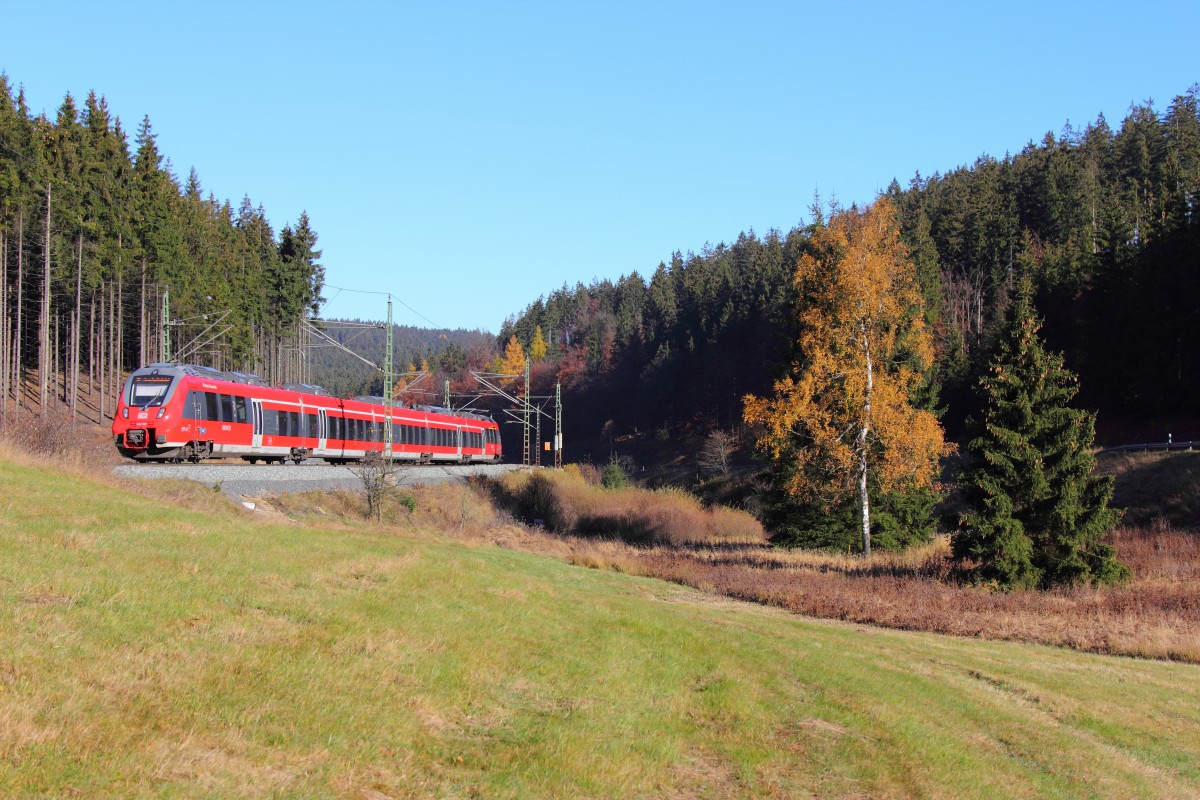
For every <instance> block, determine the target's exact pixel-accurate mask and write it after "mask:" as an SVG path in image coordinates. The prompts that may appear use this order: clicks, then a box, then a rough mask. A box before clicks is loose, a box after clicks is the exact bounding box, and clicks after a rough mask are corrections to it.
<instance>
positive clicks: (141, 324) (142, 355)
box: [138, 256, 147, 367]
mask: <svg viewBox="0 0 1200 800" xmlns="http://www.w3.org/2000/svg"><path fill="white" fill-rule="evenodd" d="M139 302H140V303H141V308H140V309H139V310H138V366H139V367H141V366H144V365H145V364H146V363H147V362H146V257H145V256H142V292H141V296H140V297H139Z"/></svg>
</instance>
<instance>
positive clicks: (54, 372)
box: [50, 309, 67, 405]
mask: <svg viewBox="0 0 1200 800" xmlns="http://www.w3.org/2000/svg"><path fill="white" fill-rule="evenodd" d="M59 323H60V320H59V313H58V309H55V310H54V323H53V325H51V327H50V331H51V333H52V336H51V343H52V345H53V346H52V347H51V348H50V381H51V382H52V383H53V384H54V398H53V400H54V403H55V405H57V404H58V398H59V394H58V375H59V371H58V366H59V353H58V347H59V341H58V339H59V336H58V328H59ZM63 377H64V378H65V377H66V376H65V375H64V376H63ZM66 393H67V391H66V387H65V386H64V387H63V396H64V397H65V396H66Z"/></svg>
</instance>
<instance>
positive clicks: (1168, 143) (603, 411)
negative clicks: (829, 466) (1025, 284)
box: [499, 86, 1200, 450]
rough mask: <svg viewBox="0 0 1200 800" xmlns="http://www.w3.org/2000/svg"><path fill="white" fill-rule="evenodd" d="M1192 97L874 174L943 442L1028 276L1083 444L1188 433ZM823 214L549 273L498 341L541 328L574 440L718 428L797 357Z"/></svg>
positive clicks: (1196, 189) (1196, 231)
mask: <svg viewBox="0 0 1200 800" xmlns="http://www.w3.org/2000/svg"><path fill="white" fill-rule="evenodd" d="M1198 94H1200V92H1198V89H1197V87H1196V86H1192V87H1191V88H1190V89H1188V90H1187V91H1186V92H1185V93H1183V94H1181V95H1179V96H1177V97H1175V98H1174V99H1173V100H1172V101H1171V103H1170V104H1169V106H1168V107H1167V108H1166V110H1165V111H1162V110H1159V109H1156V108H1155V107H1154V106H1153V105H1152V104H1149V103H1147V104H1136V105H1133V106H1132V107H1131V108H1130V110H1129V113H1128V115H1127V116H1126V117H1125V119H1124V120H1122V121H1121V122H1120V123H1119V124H1118V125H1116V126H1115V127H1114V126H1112V125H1110V124H1109V122H1108V121H1107V120H1106V119H1105V118H1104V117H1103V116H1100V117H1099V118H1098V119H1096V120H1095V122H1092V123H1089V124H1087V125H1086V126H1084V127H1083V128H1082V129H1077V128H1074V127H1066V128H1064V129H1063V130H1062V131H1060V132H1058V133H1054V132H1050V133H1046V134H1045V135H1044V136H1043V137H1042V138H1041V139H1040V140H1039V141H1032V140H1031V141H1030V142H1029V144H1028V145H1026V146H1025V147H1024V148H1023V149H1022V150H1021V151H1020V152H1019V153H1016V154H1008V155H1005V156H1004V157H1003V158H994V157H992V156H986V155H985V156H981V157H979V158H978V159H977V160H976V161H975V163H973V164H971V165H969V166H961V167H958V168H956V169H952V170H950V171H948V172H946V173H944V174H942V173H935V174H934V175H931V176H928V177H924V176H921V175H916V176H914V177H913V178H912V179H911V180H909V181H908V183H907V185H901V184H900V183H899V182H898V181H892V183H891V185H890V186H889V188H888V189H887V191H886V195H887V196H888V197H889V198H890V199H891V201H892V203H893V204H894V206H895V207H896V209H897V210H898V218H899V223H900V226H901V234H902V238H903V241H904V243H905V244H906V245H907V248H908V252H909V255H910V257H911V258H912V260H913V261H914V262H915V264H916V267H917V274H918V280H919V282H920V288H921V292H922V294H923V295H924V300H925V303H924V305H925V314H926V317H927V323H928V325H929V326H930V328H931V329H932V330H933V332H934V339H935V348H936V361H935V365H934V368H933V370H932V371H931V373H930V375H929V376H928V383H927V392H926V397H925V403H926V405H927V406H928V407H930V408H931V409H934V410H936V411H937V413H939V415H940V416H941V418H942V421H943V424H944V425H945V427H946V430H947V435H948V436H949V437H950V438H952V439H953V438H958V437H960V436H961V435H962V433H963V428H964V424H965V422H966V420H967V418H968V417H970V416H971V415H972V414H975V413H977V412H978V408H977V400H976V393H975V391H974V387H975V385H976V384H977V383H978V380H979V378H980V376H981V375H982V373H983V371H984V369H985V366H986V364H987V362H988V358H989V355H990V353H991V352H992V350H993V349H994V347H995V338H996V331H997V325H998V323H999V321H1000V320H1002V319H1003V316H1004V311H1005V308H1006V307H1007V305H1008V303H1009V301H1010V297H1011V296H1012V293H1013V291H1014V286H1015V285H1016V283H1015V282H1016V280H1017V279H1018V278H1019V277H1021V276H1028V278H1029V279H1030V280H1031V281H1032V284H1033V289H1034V302H1035V305H1036V310H1037V313H1038V314H1039V315H1040V317H1041V318H1043V319H1044V328H1043V335H1044V336H1045V337H1046V340H1047V344H1048V347H1049V348H1050V349H1051V350H1054V351H1056V352H1062V353H1063V354H1064V356H1065V362H1066V365H1067V367H1068V368H1069V369H1071V370H1073V371H1074V372H1075V373H1076V374H1078V376H1079V379H1080V386H1081V389H1080V392H1079V396H1078V398H1077V401H1076V402H1077V405H1079V406H1081V407H1084V408H1089V409H1093V410H1099V419H1098V424H1097V430H1098V432H1099V437H1100V441H1102V442H1107V443H1120V442H1126V441H1145V440H1147V439H1149V440H1152V441H1165V440H1166V438H1167V435H1168V433H1172V434H1173V435H1174V438H1175V439H1176V440H1178V439H1180V438H1183V437H1190V438H1192V439H1200V426H1197V422H1198V420H1197V416H1196V405H1195V399H1194V398H1195V397H1196V396H1197V392H1198V391H1200V355H1198V352H1200V351H1198V349H1197V343H1198V342H1200V207H1198V203H1200V194H1198V193H1200V110H1198V106H1197V102H1198ZM851 210H852V209H851ZM839 211H841V210H840V209H838V208H836V206H835V207H833V208H828V207H823V206H822V204H821V202H820V200H819V198H818V199H816V200H814V201H813V203H812V205H811V207H810V213H809V222H808V224H806V225H803V226H798V227H796V228H794V229H792V230H790V231H787V232H782V231H777V230H772V231H768V232H767V233H766V234H765V235H758V234H756V233H755V232H754V231H750V232H747V233H743V234H742V235H740V236H739V237H738V238H737V240H736V241H735V242H733V243H732V244H719V245H716V246H706V247H705V248H704V249H703V250H702V251H701V252H699V253H687V254H686V255H685V254H683V253H679V252H676V253H675V254H673V255H672V257H671V259H670V261H669V262H664V263H660V264H659V265H658V267H657V269H655V270H654V272H653V273H652V274H651V275H649V277H648V278H647V277H644V276H643V275H641V274H639V273H638V272H631V273H629V274H627V275H624V276H622V277H620V278H619V279H617V280H616V281H611V280H601V281H597V282H595V283H593V284H591V285H590V286H584V285H582V284H577V285H575V286H573V287H572V286H567V285H564V286H563V287H561V288H559V289H556V290H553V291H551V292H550V293H549V294H548V295H545V296H543V297H540V298H538V299H537V300H536V301H535V302H533V303H532V304H531V305H529V306H528V307H527V308H525V309H524V310H523V311H522V312H521V313H520V314H518V315H515V316H513V317H510V318H509V319H508V320H507V321H506V322H505V324H504V326H503V328H502V329H501V332H500V336H499V341H500V342H501V343H504V342H507V341H509V339H510V338H511V337H512V336H516V337H517V340H518V341H519V342H521V343H522V345H523V346H524V348H525V351H526V352H527V353H529V352H530V351H531V348H532V346H533V343H534V341H535V338H536V337H537V335H538V333H539V331H540V335H541V336H543V337H544V338H545V340H546V342H547V343H548V347H547V355H546V358H545V359H544V365H543V366H542V367H541V368H540V372H541V374H542V375H543V376H544V379H545V380H552V379H554V378H557V379H558V380H561V382H562V385H563V387H564V392H565V393H566V396H567V397H568V399H569V402H570V405H571V408H572V411H573V413H572V417H573V418H574V419H578V420H581V422H580V423H579V425H590V426H591V427H593V428H595V430H585V431H577V433H576V434H575V438H576V440H579V439H585V440H589V441H590V440H595V441H596V442H597V443H600V442H603V443H604V444H607V443H608V442H610V440H611V439H610V438H604V437H603V436H602V435H601V425H602V424H606V428H607V430H608V431H610V432H611V431H616V432H617V433H618V434H619V433H624V432H628V431H631V430H634V429H638V430H641V431H647V430H663V431H669V430H671V429H672V428H673V426H678V425H680V424H684V423H688V422H693V421H701V422H702V424H707V425H710V426H711V425H715V426H718V427H722V428H727V427H731V426H734V425H736V424H737V422H738V421H739V420H740V418H741V413H742V398H743V397H744V396H745V395H747V394H753V395H763V394H765V393H767V392H769V390H770V387H771V385H772V382H773V380H774V379H775V378H777V377H779V375H780V374H781V373H782V372H783V371H784V370H786V369H787V367H788V365H789V364H790V363H792V361H793V360H794V358H795V353H794V351H793V347H794V342H795V340H796V335H797V331H796V330H795V329H794V328H795V323H794V322H793V320H794V319H795V318H796V315H795V313H794V305H795V303H796V300H797V298H796V297H795V289H794V287H793V272H794V270H795V266H796V264H797V262H798V260H799V259H800V258H801V257H802V255H803V254H804V253H805V252H807V251H808V249H809V248H810V242H811V240H812V237H813V233H814V231H815V230H817V229H818V228H820V227H822V226H823V225H824V224H825V222H826V219H827V218H828V217H830V216H832V215H834V214H837V213H839ZM538 372H539V370H538V369H536V368H535V375H536V374H537V373H538ZM596 449H597V450H599V449H600V448H596Z"/></svg>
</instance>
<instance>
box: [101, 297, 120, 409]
mask: <svg viewBox="0 0 1200 800" xmlns="http://www.w3.org/2000/svg"><path fill="white" fill-rule="evenodd" d="M115 301H116V287H114V286H113V285H112V284H111V283H110V284H109V285H108V388H107V390H106V391H105V394H106V396H107V397H116V396H117V390H116V385H117V375H116V368H115V367H116V365H115V364H114V363H113V362H114V355H115V353H116V350H117V348H116V342H115V341H113V338H114V337H115V336H116V333H117V327H116V324H115V322H114V320H113V310H114V307H115V305H116V302H115ZM113 413H116V407H115V406H114V408H113ZM105 419H106V418H105ZM100 424H104V419H101V420H100Z"/></svg>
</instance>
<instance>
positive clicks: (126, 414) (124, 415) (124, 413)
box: [121, 406, 129, 419]
mask: <svg viewBox="0 0 1200 800" xmlns="http://www.w3.org/2000/svg"><path fill="white" fill-rule="evenodd" d="M121 419H129V406H125V407H124V408H122V409H121Z"/></svg>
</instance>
